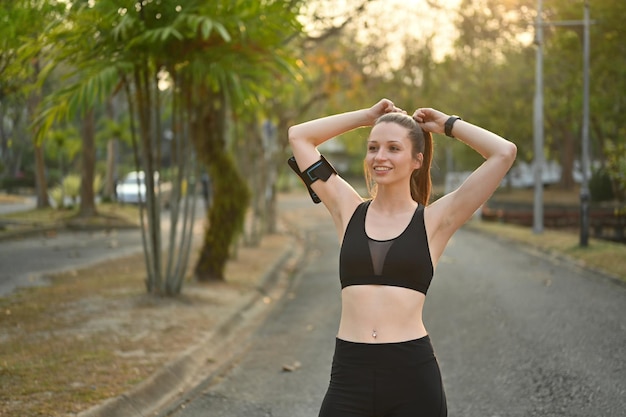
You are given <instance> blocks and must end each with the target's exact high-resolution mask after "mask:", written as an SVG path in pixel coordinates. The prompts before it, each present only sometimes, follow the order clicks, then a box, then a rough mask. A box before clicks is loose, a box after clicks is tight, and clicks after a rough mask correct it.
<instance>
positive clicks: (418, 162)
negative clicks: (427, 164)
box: [413, 152, 424, 170]
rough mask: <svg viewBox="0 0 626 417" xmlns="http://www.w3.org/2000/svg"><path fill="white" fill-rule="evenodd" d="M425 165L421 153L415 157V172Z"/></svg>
mask: <svg viewBox="0 0 626 417" xmlns="http://www.w3.org/2000/svg"><path fill="white" fill-rule="evenodd" d="M423 163H424V154H423V153H421V152H420V153H418V154H417V155H415V158H413V169H414V170H415V169H420V168H421V167H422V164H423Z"/></svg>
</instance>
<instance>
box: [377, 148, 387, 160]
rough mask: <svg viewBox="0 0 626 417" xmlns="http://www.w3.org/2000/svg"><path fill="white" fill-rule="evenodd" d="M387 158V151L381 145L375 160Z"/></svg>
mask: <svg viewBox="0 0 626 417" xmlns="http://www.w3.org/2000/svg"><path fill="white" fill-rule="evenodd" d="M385 159H387V155H386V153H385V150H384V149H383V148H382V147H381V148H380V149H378V152H376V155H374V160H375V161H381V160H385Z"/></svg>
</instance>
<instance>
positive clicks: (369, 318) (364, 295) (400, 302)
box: [337, 285, 427, 343]
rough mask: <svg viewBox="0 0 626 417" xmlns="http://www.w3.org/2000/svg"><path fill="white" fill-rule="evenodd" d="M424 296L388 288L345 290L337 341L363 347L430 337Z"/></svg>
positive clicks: (361, 287)
mask: <svg viewBox="0 0 626 417" xmlns="http://www.w3.org/2000/svg"><path fill="white" fill-rule="evenodd" d="M425 299H426V296H425V295H424V294H422V293H421V292H418V291H415V290H412V289H408V288H403V287H392V286H386V285H351V286H348V287H345V288H344V289H343V290H341V300H342V307H341V320H340V323H339V331H338V333H337V337H338V338H339V339H342V340H346V341H350V342H360V343H395V342H404V341H407V340H414V339H419V338H420V337H423V336H426V335H427V332H426V328H425V327H424V323H423V321H422V309H423V307H424V301H425Z"/></svg>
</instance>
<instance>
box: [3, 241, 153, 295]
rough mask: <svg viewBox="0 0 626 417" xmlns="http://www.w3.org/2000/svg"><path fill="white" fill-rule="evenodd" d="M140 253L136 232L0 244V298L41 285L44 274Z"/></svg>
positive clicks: (44, 279)
mask: <svg viewBox="0 0 626 417" xmlns="http://www.w3.org/2000/svg"><path fill="white" fill-rule="evenodd" d="M141 250H142V246H141V234H140V232H139V230H138V229H132V230H117V231H112V232H110V233H108V232H104V231H98V232H60V233H58V234H57V235H53V236H50V237H28V238H24V239H17V240H7V241H0V296H2V295H6V294H9V293H11V292H12V291H13V290H14V289H15V288H17V287H25V286H30V285H44V284H45V283H46V275H50V274H53V273H55V272H60V271H66V270H71V269H76V268H80V267H81V266H87V265H90V264H93V263H94V262H101V261H106V260H108V259H110V260H113V259H116V258H119V257H120V256H124V255H130V254H132V253H135V252H139V251H141Z"/></svg>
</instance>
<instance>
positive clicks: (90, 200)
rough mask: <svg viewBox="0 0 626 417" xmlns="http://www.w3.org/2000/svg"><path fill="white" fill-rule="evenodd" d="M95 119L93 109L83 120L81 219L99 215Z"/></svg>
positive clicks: (79, 214)
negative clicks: (96, 192)
mask: <svg viewBox="0 0 626 417" xmlns="http://www.w3.org/2000/svg"><path fill="white" fill-rule="evenodd" d="M95 135H96V130H95V117H94V112H93V108H90V109H89V110H87V113H86V114H85V119H84V120H83V129H82V137H83V147H82V167H81V171H82V175H81V181H80V206H79V210H78V216H79V217H91V216H95V215H96V214H97V212H96V202H95V194H94V189H93V180H94V172H95V167H96V143H95V142H96V141H95Z"/></svg>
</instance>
